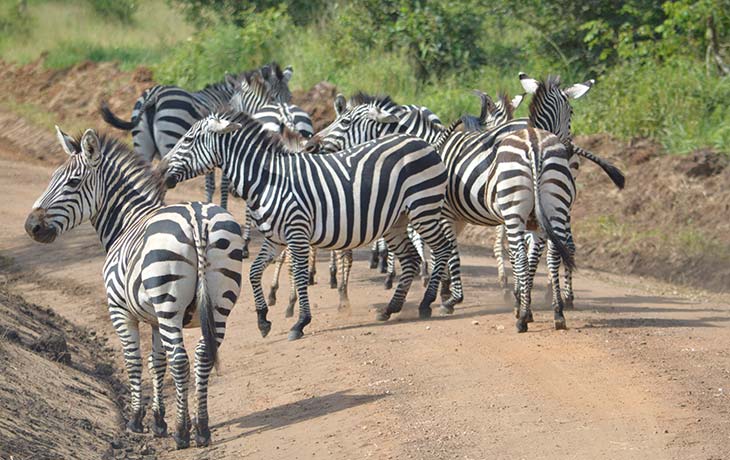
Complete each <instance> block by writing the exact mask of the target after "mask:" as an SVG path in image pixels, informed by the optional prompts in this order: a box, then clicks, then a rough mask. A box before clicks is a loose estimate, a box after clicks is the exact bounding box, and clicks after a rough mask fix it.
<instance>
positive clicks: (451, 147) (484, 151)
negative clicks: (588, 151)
mask: <svg viewBox="0 0 730 460" xmlns="http://www.w3.org/2000/svg"><path fill="white" fill-rule="evenodd" d="M591 85H592V82H591V84H590V85H586V84H577V85H574V86H575V88H574V87H571V88H569V89H568V91H571V92H572V93H573V94H577V95H578V97H580V96H582V95H583V94H585V92H586V91H587V90H584V91H582V92H581V91H580V89H582V88H586V87H587V88H590V86H591ZM351 106H352V108H350V109H349V110H348V111H346V112H344V113H342V114H340V115H339V116H338V117H337V119H336V120H335V121H334V122H333V123H332V124H331V125H330V126H329V127H327V128H325V129H324V130H322V131H320V133H318V134H317V136H315V137H314V138H313V141H312V144H313V145H315V146H318V145H319V146H321V148H323V149H325V150H329V151H337V150H340V149H342V148H347V147H349V146H351V145H356V144H359V143H361V142H364V141H368V140H370V139H373V138H378V137H379V136H382V135H386V134H390V133H393V132H402V133H409V134H413V132H414V131H415V130H417V132H418V135H419V137H422V138H423V139H424V140H426V141H428V142H430V143H434V142H435V141H436V139H437V138H438V137H439V136H440V134H441V133H442V132H443V131H444V128H442V127H440V126H433V125H432V124H430V123H428V121H427V120H425V119H424V117H423V116H422V115H421V114H420V112H419V111H414V110H409V109H407V108H406V107H404V106H399V105H397V104H395V103H394V102H393V101H392V100H391V99H390V98H389V97H382V98H372V97H369V96H367V95H363V94H356V95H355V96H354V97H353V100H352V104H351ZM569 115H570V107H569V105H568V116H567V119H566V117H563V118H562V119H561V121H564V122H567V123H568V127H567V130H568V132H569V129H570V126H569V121H570V117H569ZM530 120H532V118H531V119H528V120H513V121H511V122H508V123H505V124H502V125H500V126H499V127H498V128H496V129H494V130H491V131H486V132H457V133H454V134H452V135H451V136H450V137H449V138H448V139H447V140H446V142H445V144H444V145H443V148H442V149H440V151H439V153H440V154H441V156H442V158H443V160H444V163H445V164H446V166H447V170H448V171H449V185H448V187H447V193H446V206H445V208H444V212H443V216H444V218H445V219H446V221H447V222H448V225H447V226H446V228H447V230H446V231H447V238H449V239H452V238H453V239H455V235H456V234H458V233H459V231H460V228H461V227H463V225H464V224H465V223H472V224H476V225H487V226H497V225H500V224H502V223H507V224H508V228H509V229H510V233H509V234H508V238H509V239H510V244H511V249H513V250H512V251H511V253H512V254H513V257H515V254H516V253H517V252H519V257H518V259H517V260H516V263H515V264H513V269H514V270H515V272H516V273H518V276H517V278H518V279H519V282H520V286H521V287H522V289H521V293H520V308H519V309H518V314H519V317H518V322H517V329H518V331H519V332H524V331H526V330H527V325H526V321H527V319H528V318H529V316H528V315H531V312H530V308H529V305H530V297H529V296H530V293H529V290H530V288H531V278H530V277H529V270H528V265H527V263H526V261H527V255H526V249H525V248H524V230H525V228H524V226H525V224H526V223H527V221H528V218H529V213H530V212H532V211H533V208H530V207H528V206H517V208H518V209H517V211H518V212H517V213H515V214H514V215H511V214H507V215H505V214H503V212H506V211H507V210H508V209H509V206H507V205H508V204H509V202H508V201H504V198H505V197H507V198H509V197H515V196H516V197H520V198H521V199H523V200H526V201H525V203H535V204H536V208H535V209H537V208H540V207H541V206H540V205H539V204H538V203H539V202H540V201H547V202H548V205H551V202H550V201H549V200H548V199H547V198H546V197H542V194H543V192H542V190H541V189H544V188H545V187H544V186H543V187H541V182H540V181H541V178H542V172H543V169H542V166H543V164H546V165H547V166H550V167H554V168H559V167H560V162H561V161H563V160H562V159H563V157H566V159H565V161H567V156H568V153H567V152H568V150H567V149H566V148H565V147H564V146H563V144H562V142H561V141H560V139H559V138H558V137H557V136H554V135H550V134H549V133H548V132H543V131H541V130H535V129H531V127H530ZM560 128H561V129H562V125H561V126H560ZM554 129H557V128H554ZM560 132H562V131H560ZM513 133H516V134H513ZM525 136H527V137H525ZM506 139H508V140H509V141H508V142H507V143H506V144H505V142H506ZM517 146H520V147H523V148H527V149H528V150H527V151H520V150H519V149H517ZM510 148H512V149H514V150H515V151H510ZM532 149H538V150H536V151H533V150H532ZM541 152H542V153H544V154H545V155H547V157H546V158H543V157H542V155H538V154H539V153H541ZM526 165H532V167H531V168H526ZM497 172H499V174H498V173H497ZM500 174H502V175H501V176H500ZM519 177H527V178H530V177H531V178H532V179H534V180H533V182H534V183H532V184H527V185H525V184H521V185H520V186H521V187H524V190H531V192H530V193H531V194H533V195H534V196H529V197H522V196H521V195H520V194H519V193H516V192H519V191H520V190H510V189H509V187H508V184H509V183H510V182H511V181H515V180H517V181H519ZM554 180H555V181H557V182H558V183H561V184H563V185H565V187H566V188H567V189H568V190H569V191H572V192H571V193H572V194H574V184H573V182H572V177H569V176H568V177H566V176H560V177H557V178H555V179H554ZM571 196H572V195H571ZM503 207H504V209H502V208H503ZM528 208H529V209H528ZM550 210H551V211H554V212H555V213H556V216H557V215H558V214H560V213H561V212H562V211H563V209H562V208H558V207H550ZM525 212H527V213H528V214H527V215H524V213H525ZM537 213H538V214H541V215H542V213H541V212H539V209H538V212H537ZM557 217H558V218H560V216H557ZM537 223H538V224H539V225H540V227H541V230H542V231H544V232H546V233H547V234H548V236H549V237H550V240H551V242H552V245H551V248H550V249H551V254H552V255H553V256H554V255H555V254H554V251H558V252H557V254H558V255H559V256H561V257H562V258H563V259H564V260H565V262H566V264H567V265H568V266H572V264H573V259H572V254H570V253H569V252H568V251H567V249H566V248H565V244H564V241H562V240H561V239H560V236H561V235H563V233H562V230H563V229H562V228H558V229H557V230H555V229H554V228H553V223H552V222H550V221H549V220H546V219H542V220H540V221H538V222H537ZM449 268H450V270H451V273H452V277H454V279H458V278H459V275H460V263H459V260H458V254H455V255H454V256H453V257H452V260H451V261H450V263H449ZM455 288H456V289H457V292H456V293H454V292H453V291H452V292H451V294H450V297H451V298H453V297H457V298H458V297H463V294H462V293H461V285H457V286H455ZM452 289H453V288H452ZM449 307H451V308H449ZM443 310H444V311H445V312H446V313H451V312H453V306H450V305H444V307H443ZM555 326H556V328H564V327H565V319H564V317H562V303H561V304H560V305H556V316H555Z"/></svg>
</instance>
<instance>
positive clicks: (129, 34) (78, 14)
mask: <svg viewBox="0 0 730 460" xmlns="http://www.w3.org/2000/svg"><path fill="white" fill-rule="evenodd" d="M138 5H139V6H138V9H137V12H136V14H135V16H134V21H133V24H131V25H128V24H124V23H121V22H119V21H115V20H113V19H107V18H104V17H102V16H100V15H98V14H96V13H95V12H94V11H93V9H92V8H91V7H90V6H89V5H88V4H87V3H86V2H84V1H81V0H71V1H43V2H41V1H36V2H29V5H28V13H29V16H30V27H29V31H28V34H27V35H26V34H23V33H18V34H14V35H11V36H9V37H4V38H3V39H0V56H1V57H2V59H4V60H6V61H10V62H15V63H19V64H25V63H28V62H30V61H33V60H35V59H38V58H39V57H40V56H41V55H42V54H43V53H47V58H46V61H45V64H46V65H47V66H49V67H53V68H64V67H68V66H70V65H73V64H75V63H77V62H79V61H82V60H87V59H88V60H92V61H109V60H117V61H119V62H121V63H122V65H123V68H124V69H125V70H128V69H133V68H134V67H135V66H137V65H140V64H152V63H155V62H157V61H158V60H159V59H160V58H161V57H162V56H163V55H164V54H165V52H166V50H168V49H169V48H170V47H172V46H173V45H175V44H176V43H178V42H180V41H182V40H185V39H186V38H188V37H189V36H190V35H191V34H192V33H193V28H192V27H191V26H190V25H188V24H187V23H186V22H185V21H184V20H183V17H182V15H181V14H180V13H179V12H177V11H176V10H174V9H173V8H171V7H170V6H169V5H168V4H167V3H166V2H165V1H164V0H145V1H143V2H139V3H138Z"/></svg>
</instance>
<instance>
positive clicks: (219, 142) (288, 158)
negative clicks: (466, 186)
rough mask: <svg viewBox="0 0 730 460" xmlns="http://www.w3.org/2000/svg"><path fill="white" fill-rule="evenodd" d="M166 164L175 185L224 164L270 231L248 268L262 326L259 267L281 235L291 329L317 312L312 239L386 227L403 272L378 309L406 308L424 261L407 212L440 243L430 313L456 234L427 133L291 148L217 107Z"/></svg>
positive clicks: (349, 238)
mask: <svg viewBox="0 0 730 460" xmlns="http://www.w3.org/2000/svg"><path fill="white" fill-rule="evenodd" d="M229 118H230V119H229ZM161 166H162V167H164V168H166V177H167V183H168V185H170V186H174V185H175V184H176V183H177V182H179V181H182V180H187V179H190V178H192V177H195V176H196V175H199V174H202V173H205V172H207V171H210V170H211V169H213V168H214V167H220V168H221V169H222V170H223V173H224V174H225V175H226V176H227V177H229V178H230V179H231V182H232V184H233V185H234V190H235V191H236V193H237V194H238V195H240V196H241V197H243V198H244V199H245V200H246V202H247V203H248V204H249V207H250V209H251V215H252V217H253V218H254V220H255V222H256V226H257V227H258V229H259V231H261V232H262V233H263V235H264V236H265V238H266V240H265V241H264V244H263V246H262V249H261V251H260V252H259V254H258V256H257V257H256V259H255V261H254V263H253V265H252V267H251V272H250V275H249V278H250V281H251V285H252V287H253V291H254V298H255V302H256V309H257V312H258V315H259V329H260V330H261V332H262V334H263V335H266V334H267V333H268V332H269V330H270V328H271V323H270V322H268V321H267V320H266V314H267V311H268V309H267V306H266V301H265V299H264V295H263V291H262V289H261V273H262V271H263V267H264V266H265V263H266V261H267V260H268V259H271V258H272V257H273V251H274V248H275V245H283V244H286V245H288V246H289V249H290V251H291V255H292V259H293V261H294V278H295V282H296V285H297V291H298V292H297V294H298V296H299V305H300V312H299V320H298V321H297V323H296V324H295V325H294V326H293V327H292V329H291V331H290V334H289V338H290V339H297V338H300V337H301V336H302V335H303V329H304V327H305V326H306V325H307V324H309V322H310V321H311V313H310V311H309V300H308V294H307V281H308V274H307V271H308V270H307V253H308V251H307V250H308V248H309V246H310V245H311V246H315V247H320V248H327V249H336V250H342V249H352V248H355V247H359V246H362V245H365V244H368V243H370V242H371V241H373V240H375V239H377V238H379V237H380V236H385V238H386V240H387V242H388V246H389V247H391V248H392V249H393V250H394V251H395V253H396V254H397V255H398V257H399V259H400V261H401V265H402V266H403V274H402V275H401V278H400V280H399V283H398V287H397V289H396V291H395V293H394V295H393V298H392V299H391V301H390V304H389V305H388V307H387V308H386V309H385V311H381V312H380V313H379V315H378V319H381V320H386V319H388V318H389V317H390V315H391V314H392V313H396V312H399V311H400V310H401V308H402V306H403V303H404V300H405V296H406V294H407V292H408V290H409V288H410V284H411V281H412V279H413V275H414V274H415V271H416V267H417V257H418V256H417V253H416V250H415V248H414V247H413V244H412V243H411V242H410V240H409V239H408V236H407V232H406V227H407V224H408V222H410V223H411V224H412V225H413V226H414V228H415V229H416V230H418V232H419V233H420V234H421V236H422V237H423V239H424V241H426V242H427V244H429V246H430V247H431V248H432V250H433V253H434V259H435V264H434V269H433V272H432V274H431V280H430V282H429V287H428V289H427V291H426V294H425V296H424V298H423V300H422V302H421V306H420V308H419V311H420V314H421V316H424V317H427V316H430V313H431V308H430V304H431V303H432V302H433V300H434V299H435V297H436V291H437V288H438V281H439V279H440V276H441V273H442V270H443V267H444V265H445V262H446V260H447V259H448V256H449V253H450V252H451V251H452V242H450V241H448V240H446V239H445V238H443V234H442V232H441V229H440V215H441V208H442V206H443V193H444V191H445V187H446V171H445V169H444V167H443V164H442V163H441V159H440V158H439V156H438V154H436V152H435V151H434V149H433V148H432V147H431V146H429V145H428V143H426V142H424V141H422V140H420V139H418V138H415V137H412V136H404V135H394V136H389V137H386V138H383V139H380V140H377V141H373V142H369V143H366V144H363V145H360V146H357V147H354V148H351V149H348V150H344V151H342V152H339V153H337V154H335V155H309V154H307V153H293V152H289V151H287V150H286V149H285V148H284V147H283V145H282V144H281V143H280V142H279V141H278V140H277V139H276V138H274V137H272V136H271V135H270V134H268V133H267V132H266V131H264V130H263V129H262V128H261V125H260V124H259V123H258V122H256V121H255V120H253V119H251V118H250V117H248V116H247V115H245V114H238V115H235V116H232V117H229V116H227V115H222V116H215V115H213V116H209V117H207V118H206V119H204V120H201V121H200V122H198V123H196V124H195V125H194V126H193V128H191V130H190V132H188V134H186V135H185V137H183V138H182V139H181V140H180V142H179V143H178V144H177V146H176V147H175V149H173V152H172V154H171V155H170V156H168V161H167V165H161Z"/></svg>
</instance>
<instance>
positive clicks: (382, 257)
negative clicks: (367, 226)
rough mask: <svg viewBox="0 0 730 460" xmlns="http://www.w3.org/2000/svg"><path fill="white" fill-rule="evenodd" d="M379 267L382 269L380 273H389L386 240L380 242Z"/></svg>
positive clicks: (381, 239) (382, 239)
mask: <svg viewBox="0 0 730 460" xmlns="http://www.w3.org/2000/svg"><path fill="white" fill-rule="evenodd" d="M378 265H379V267H380V273H382V274H386V273H388V243H387V242H386V240H385V238H380V239H379V240H378Z"/></svg>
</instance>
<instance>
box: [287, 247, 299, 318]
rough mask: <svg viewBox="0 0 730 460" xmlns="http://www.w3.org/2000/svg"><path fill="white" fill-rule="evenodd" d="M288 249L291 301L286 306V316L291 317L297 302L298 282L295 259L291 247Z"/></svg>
mask: <svg viewBox="0 0 730 460" xmlns="http://www.w3.org/2000/svg"><path fill="white" fill-rule="evenodd" d="M286 250H287V252H288V253H289V303H288V304H287V306H286V312H284V316H285V317H286V318H291V317H293V316H294V306H295V305H296V304H297V283H296V280H295V279H294V260H293V259H292V257H291V252H290V250H289V247H287V249H286Z"/></svg>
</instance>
